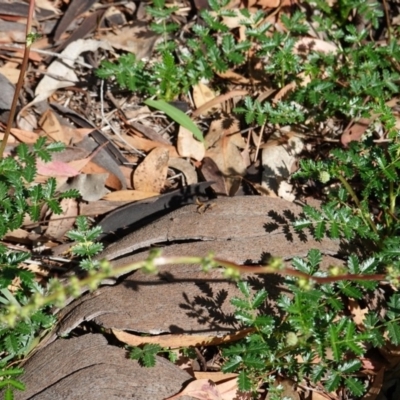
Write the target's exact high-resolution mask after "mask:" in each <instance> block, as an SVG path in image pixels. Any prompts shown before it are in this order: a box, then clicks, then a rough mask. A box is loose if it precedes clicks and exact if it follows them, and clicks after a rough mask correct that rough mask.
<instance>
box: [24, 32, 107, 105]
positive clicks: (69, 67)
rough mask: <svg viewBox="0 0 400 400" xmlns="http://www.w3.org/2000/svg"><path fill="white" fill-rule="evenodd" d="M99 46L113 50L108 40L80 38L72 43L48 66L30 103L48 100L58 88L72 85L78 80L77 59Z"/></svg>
mask: <svg viewBox="0 0 400 400" xmlns="http://www.w3.org/2000/svg"><path fill="white" fill-rule="evenodd" d="M99 48H104V49H106V50H111V47H110V45H109V44H108V43H107V42H103V41H98V40H93V39H88V40H84V39H79V40H77V41H76V42H73V43H70V44H69V45H68V46H67V47H66V48H65V50H64V51H63V52H62V53H61V54H62V56H64V57H63V59H62V60H56V61H53V62H52V63H51V64H50V65H49V67H48V68H47V73H48V75H46V76H45V77H44V78H43V79H42V80H41V81H40V82H39V84H38V85H37V86H36V90H35V96H36V97H35V99H34V100H33V101H32V102H31V103H30V104H29V105H32V104H34V103H38V102H39V101H42V100H46V99H47V98H48V97H50V96H51V95H52V94H53V93H54V92H55V91H56V90H57V89H60V88H64V87H68V86H71V84H73V83H74V82H77V81H78V77H77V76H76V74H75V71H74V68H73V66H74V63H75V60H76V59H77V58H78V57H79V55H80V54H81V53H84V52H87V51H97V50H98V49H99ZM52 75H53V76H56V77H62V78H63V79H56V78H53V77H52ZM29 105H28V106H29Z"/></svg>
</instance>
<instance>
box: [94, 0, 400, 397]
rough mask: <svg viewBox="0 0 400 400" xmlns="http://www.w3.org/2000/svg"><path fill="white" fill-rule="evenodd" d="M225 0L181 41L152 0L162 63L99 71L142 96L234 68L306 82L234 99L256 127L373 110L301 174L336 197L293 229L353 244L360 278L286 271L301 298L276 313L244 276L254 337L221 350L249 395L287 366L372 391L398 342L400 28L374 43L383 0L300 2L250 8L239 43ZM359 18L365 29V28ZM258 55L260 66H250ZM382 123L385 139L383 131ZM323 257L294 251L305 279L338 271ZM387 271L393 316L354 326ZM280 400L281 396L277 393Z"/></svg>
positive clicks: (313, 127)
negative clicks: (277, 22)
mask: <svg viewBox="0 0 400 400" xmlns="http://www.w3.org/2000/svg"><path fill="white" fill-rule="evenodd" d="M228 3H229V1H228V0H221V1H217V0H210V1H209V5H210V9H207V10H201V11H200V12H199V17H198V19H197V20H196V21H195V23H194V24H192V25H191V26H190V28H189V31H190V32H189V33H186V36H185V37H184V40H185V41H184V43H181V42H180V41H179V40H177V36H174V33H175V32H177V31H178V29H179V26H178V25H177V24H176V23H174V22H173V18H172V16H173V14H174V12H176V11H177V8H174V7H166V5H165V2H164V1H163V0H158V1H154V2H153V4H152V6H151V7H149V8H148V12H149V14H150V15H151V16H152V17H153V19H154V21H156V22H157V25H153V28H156V29H155V30H156V32H158V33H159V34H161V35H162V38H163V39H162V41H161V44H160V45H159V46H158V47H157V48H156V51H155V56H154V57H153V59H152V60H151V61H149V62H144V61H139V60H136V59H135V56H134V55H124V56H121V57H120V58H119V60H117V61H116V63H111V62H109V61H106V62H104V63H103V64H102V66H101V67H100V69H99V70H98V72H97V74H98V76H99V77H101V78H104V79H109V78H114V79H115V80H116V82H117V83H118V85H119V86H121V87H123V88H128V89H130V90H132V91H134V92H136V93H138V94H140V95H142V96H143V97H148V96H155V97H157V98H160V99H164V100H167V101H171V100H175V99H177V98H179V97H181V96H185V95H186V94H187V93H188V91H189V90H190V88H191V87H192V86H193V85H194V84H196V83H197V82H199V81H200V80H202V79H203V80H204V79H205V80H207V81H208V82H209V83H210V85H211V86H213V87H214V88H215V89H217V90H220V91H223V90H224V89H225V88H226V87H227V82H225V81H224V79H222V78H221V74H222V73H224V72H227V71H235V72H237V73H240V74H241V75H242V76H243V77H245V78H249V79H252V78H254V76H255V72H258V73H259V72H260V71H261V72H262V80H261V82H260V81H258V85H259V86H261V87H262V86H267V87H268V88H272V89H275V90H276V91H278V90H280V89H282V88H284V87H286V85H289V84H293V83H295V85H294V87H292V88H291V90H289V91H288V92H287V94H286V95H285V96H283V97H282V99H281V100H280V101H279V102H277V103H274V102H272V101H271V100H268V99H267V100H264V101H258V100H256V99H255V98H253V97H252V96H251V95H250V96H248V97H246V98H245V99H244V101H243V102H242V103H241V104H239V105H238V106H237V108H236V110H235V112H236V113H238V114H239V115H240V114H241V115H243V117H244V122H245V123H246V124H247V125H253V126H257V125H258V126H262V125H264V124H265V123H268V124H271V125H273V124H285V125H288V124H290V125H292V126H294V127H298V128H300V129H303V130H304V129H306V130H308V131H314V132H318V131H319V127H320V126H321V124H322V125H323V124H324V123H326V121H327V120H328V119H331V120H335V121H339V122H340V123H341V124H342V125H343V126H345V124H346V123H347V122H348V121H350V120H353V119H358V118H371V117H372V116H373V118H374V124H371V127H370V128H369V129H368V130H367V131H366V133H365V135H364V137H363V138H362V140H360V141H359V142H357V143H356V142H353V143H351V144H350V145H349V146H348V147H347V148H341V147H337V148H334V149H332V150H331V151H330V152H329V154H327V155H326V158H325V160H323V161H313V160H308V161H303V162H302V163H301V169H300V171H299V172H298V173H297V174H296V178H298V179H299V180H300V181H302V182H306V181H307V180H313V181H314V182H319V185H320V186H325V187H327V188H329V193H328V194H327V195H326V196H325V199H326V200H325V203H324V204H323V206H322V208H321V209H319V210H317V209H315V208H313V207H310V206H306V207H304V214H305V217H304V218H302V219H301V220H299V221H296V223H295V224H294V226H295V228H296V229H299V230H300V229H311V230H312V232H313V235H314V237H315V238H316V239H322V238H323V237H324V236H325V235H327V236H329V237H331V238H336V239H341V240H344V241H346V242H347V243H348V244H349V248H351V247H353V249H354V254H349V256H348V259H347V263H346V266H345V267H344V268H342V269H337V270H338V271H339V273H342V274H348V276H349V279H348V280H340V281H338V282H327V283H316V282H314V281H313V280H312V279H300V280H299V279H298V278H287V282H286V283H287V285H288V287H289V288H290V290H291V291H292V296H290V297H289V296H285V295H282V296H281V298H280V299H279V301H278V304H277V307H278V309H279V312H278V314H277V315H263V314H262V313H260V311H259V308H260V307H261V306H262V305H263V304H264V302H265V301H266V299H267V298H268V293H266V292H265V291H260V292H258V293H256V294H255V295H251V293H250V290H249V287H248V284H247V283H245V282H241V283H239V288H240V291H241V293H242V295H243V296H242V298H237V299H233V300H232V302H233V304H234V306H235V307H236V309H237V313H236V317H237V319H238V320H239V321H240V322H242V324H243V325H244V326H249V327H253V328H255V333H253V334H251V335H249V336H248V337H247V338H246V339H244V340H243V341H242V342H240V343H237V344H235V345H232V346H229V347H226V348H225V349H223V351H222V355H223V358H224V359H225V364H224V366H223V370H224V371H226V372H231V371H237V372H239V387H240V389H241V390H243V391H253V393H256V389H257V387H258V384H259V382H260V381H262V382H268V381H269V382H272V381H273V378H271V374H272V375H273V376H275V375H276V374H278V375H282V376H289V377H291V378H293V379H295V381H297V382H301V381H302V380H303V379H304V378H305V379H307V380H309V381H311V382H314V383H316V382H321V383H323V385H324V387H325V389H326V390H327V391H328V392H331V391H335V390H338V389H342V390H346V391H347V393H348V395H349V396H350V397H351V398H359V397H361V396H362V395H363V394H364V393H365V391H366V390H367V380H366V379H365V378H363V377H362V375H360V374H359V371H360V369H361V367H362V358H363V357H364V356H365V354H366V352H367V350H369V349H371V348H376V347H380V346H382V345H383V344H384V343H385V341H386V340H389V341H390V342H391V343H393V344H395V345H398V344H400V325H399V316H400V295H399V294H398V293H397V292H396V291H395V290H394V289H393V288H395V287H397V285H398V276H399V269H400V265H399V260H398V255H399V248H400V239H399V235H398V233H399V227H400V226H399V222H398V214H397V211H398V199H397V198H398V193H399V186H398V184H397V182H398V181H399V176H398V174H399V166H400V164H399V154H400V148H399V131H398V130H397V129H396V120H395V117H394V115H393V113H392V110H391V109H390V108H389V107H388V106H387V102H388V101H389V100H391V99H392V98H393V96H394V95H395V94H396V93H397V92H398V82H399V72H398V71H399V68H398V65H399V61H400V50H399V47H398V45H397V41H398V31H394V30H393V32H392V35H390V36H389V39H388V40H387V41H386V42H385V43H383V44H382V42H380V43H377V42H375V41H374V40H372V39H371V37H373V35H374V34H375V32H376V31H377V30H378V29H379V27H380V26H381V25H382V24H383V10H382V8H381V7H380V6H379V4H377V3H372V2H365V1H360V0H343V1H338V2H336V3H335V4H334V5H332V4H328V2H327V1H324V0H317V1H306V2H304V3H302V5H303V6H304V9H308V10H310V13H309V14H310V15H311V17H310V15H309V16H308V17H307V16H306V14H305V13H304V12H301V11H300V10H299V9H297V10H294V11H293V12H292V14H291V15H289V14H282V16H281V22H282V24H283V25H284V27H285V31H284V32H282V31H277V30H274V29H273V26H272V25H271V24H268V23H264V22H263V21H264V16H265V15H264V13H263V12H262V11H260V12H257V13H255V14H250V13H249V12H248V11H247V10H240V11H239V17H240V18H241V25H242V27H244V29H245V34H244V37H245V39H244V40H241V41H238V40H237V36H236V35H235V32H233V31H232V30H230V29H229V28H228V26H227V25H226V24H225V22H224V21H225V20H224V18H225V17H235V16H236V17H237V16H238V12H237V11H236V10H229V9H227V8H226V6H227V5H228ZM310 18H311V20H310ZM360 19H363V20H364V21H366V23H365V24H364V26H366V27H367V28H364V27H362V28H359V27H357V26H356V23H355V21H357V20H360ZM311 31H312V33H313V34H314V36H316V37H320V38H323V40H324V41H325V42H326V43H329V44H330V45H332V46H333V47H332V49H331V50H330V51H322V50H321V51H314V50H313V48H312V46H311V48H309V49H307V48H306V49H304V51H299V47H298V43H301V39H302V38H303V37H304V36H307V35H308V34H309V33H311ZM314 45H315V43H314ZM303 47H307V46H305V45H303ZM256 62H257V64H258V67H257V68H258V71H254V69H253V68H254V67H253V66H254V65H255V64H256ZM260 65H261V67H260ZM258 76H259V74H258ZM305 78H307V80H305ZM254 79H255V78H254ZM149 82H151V84H150V85H149ZM305 82H307V83H305ZM379 129H380V130H381V131H383V132H385V135H386V137H387V138H388V139H387V141H381V142H379V143H377V142H376V141H375V140H374V138H376V136H374V133H375V132H377V130H379ZM317 186H318V185H317ZM356 253H357V255H356ZM320 262H321V254H320V253H319V252H318V251H317V250H310V253H309V255H308V258H307V259H305V260H303V259H295V260H294V261H293V267H294V268H295V269H297V270H298V271H301V272H303V273H304V274H305V275H308V276H315V277H328V276H330V275H332V274H334V272H335V269H332V271H330V272H322V271H320V270H319V264H320ZM355 276H362V277H364V279H362V280H360V279H356V278H355ZM368 276H370V278H369V279H368ZM378 276H379V277H381V278H382V277H385V279H386V281H387V282H389V283H390V284H391V285H392V286H389V285H388V284H387V285H386V289H387V290H386V301H387V303H386V307H387V312H386V314H385V316H384V317H383V316H381V314H380V313H378V312H377V310H370V312H369V313H368V314H367V315H366V317H365V320H364V322H363V326H362V327H360V326H356V324H355V323H354V322H353V320H352V318H351V317H350V316H349V315H348V314H347V313H346V312H345V310H346V307H347V301H348V299H355V300H358V301H362V299H365V298H368V296H370V295H371V294H372V293H374V291H376V290H378V287H380V283H379V280H378V278H377V277H378ZM160 350H161V349H158V350H157V349H156V347H155V346H150V347H145V348H143V349H141V350H140V351H139V350H137V349H136V350H133V351H132V357H134V358H139V359H140V358H141V357H143V360H144V364H145V365H151V364H152V361H151V360H152V355H154V354H155V353H157V351H160ZM272 371H273V372H272ZM274 374H275V375H274ZM270 389H271V388H270ZM275 396H276V398H279V390H276V393H275Z"/></svg>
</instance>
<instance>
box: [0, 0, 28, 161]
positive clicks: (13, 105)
mask: <svg viewBox="0 0 400 400" xmlns="http://www.w3.org/2000/svg"><path fill="white" fill-rule="evenodd" d="M34 10H35V0H29V10H28V18H27V21H26V40H25V47H24V57H23V59H22V64H21V70H20V73H19V77H18V82H17V86H16V88H15V92H14V97H13V100H12V103H11V109H10V115H9V117H8V121H7V126H6V129H5V131H4V137H3V140H2V142H1V145H0V159H1V158H3V154H4V150H5V148H6V146H7V141H8V137H9V136H10V131H11V127H12V124H13V122H14V117H15V112H16V110H17V103H18V97H19V93H20V92H21V89H22V85H23V84H24V79H25V73H26V69H27V66H28V60H29V50H30V48H31V45H32V41H31V39H30V33H31V28H32V20H33V12H34Z"/></svg>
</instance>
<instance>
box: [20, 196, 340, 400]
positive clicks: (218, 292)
mask: <svg viewBox="0 0 400 400" xmlns="http://www.w3.org/2000/svg"><path fill="white" fill-rule="evenodd" d="M213 203H215V206H214V207H212V208H210V209H209V210H207V211H206V212H205V213H203V214H201V213H199V212H198V209H197V206H195V205H191V206H186V207H183V208H181V209H179V210H177V211H174V212H172V213H170V214H168V215H166V216H164V217H163V218H161V219H159V220H157V221H155V222H154V223H152V224H151V225H149V226H146V227H144V228H142V229H140V230H138V231H137V232H134V233H132V234H130V235H128V236H127V237H125V238H124V239H122V240H121V241H119V242H117V243H115V244H114V245H112V246H110V247H109V248H107V249H106V250H105V251H104V253H103V254H102V255H101V256H100V258H107V259H109V260H112V261H111V263H112V264H113V265H114V266H118V265H122V264H127V263H130V262H134V261H138V260H143V259H145V258H146V257H147V255H148V248H149V246H152V245H160V246H161V245H162V246H163V247H162V248H163V255H166V256H168V255H171V256H172V255H173V256H179V255H180V256H184V255H188V256H189V255H191V256H204V255H207V254H208V253H209V252H210V251H214V252H215V254H216V256H218V257H219V258H223V259H227V260H230V261H233V262H236V263H239V264H249V263H250V264H257V263H260V262H262V260H263V259H264V258H265V256H266V255H268V254H270V255H273V256H278V257H283V258H284V259H285V260H287V262H290V259H292V258H293V257H295V256H305V255H306V254H307V252H308V251H309V250H310V249H311V248H318V249H320V250H321V252H322V253H323V254H324V266H325V267H326V266H327V265H332V264H341V261H340V260H339V259H337V258H334V257H333V256H335V255H336V254H338V253H339V252H340V243H339V242H337V241H331V240H323V241H321V242H317V241H315V240H313V239H312V238H311V237H310V235H307V234H304V233H298V232H295V231H294V230H293V229H292V228H291V227H290V223H291V221H293V219H294V218H295V217H296V216H298V215H299V214H300V212H301V208H300V207H298V206H296V205H294V204H292V203H288V202H286V201H284V200H281V199H271V198H265V197H235V198H220V199H217V200H215V201H214V202H213ZM129 253H132V254H129ZM118 257H122V258H119V259H117V258H118ZM246 279H248V281H249V282H250V284H251V287H252V288H253V289H254V290H256V289H260V288H262V287H265V288H266V289H267V290H268V292H269V298H268V301H267V303H266V304H265V306H264V311H265V312H273V310H274V304H275V301H276V298H277V296H279V295H280V294H281V293H282V291H286V289H285V287H284V285H283V278H282V277H280V276H277V275H264V276H260V275H254V274H253V275H251V274H248V275H246ZM238 294H239V293H238V289H237V287H236V285H235V284H234V283H233V282H230V281H228V280H226V279H224V278H223V275H222V271H220V270H213V271H211V272H210V273H208V274H204V273H203V272H202V271H201V269H200V266H196V265H181V266H176V265H171V266H166V267H163V268H161V269H160V271H159V274H158V275H148V274H145V273H143V272H141V271H137V272H135V273H133V274H130V275H129V276H127V277H125V278H124V279H122V278H121V281H120V282H119V283H118V284H116V285H114V286H103V287H100V288H98V289H97V290H96V291H95V292H94V293H88V294H86V295H84V296H82V297H81V298H80V299H78V300H76V301H74V302H73V303H71V304H69V305H68V306H67V307H66V308H65V309H64V310H62V311H61V312H60V314H59V323H58V325H57V327H56V329H55V330H54V332H53V335H51V336H50V337H49V339H48V341H47V347H45V346H44V349H42V350H40V351H39V352H38V353H37V354H35V356H34V358H32V359H31V360H30V361H29V364H28V366H29V369H28V372H27V374H28V375H27V376H28V377H29V376H30V375H29V374H30V372H29V371H33V372H32V374H33V375H32V377H33V376H34V375H35V370H37V371H41V370H42V369H43V368H44V367H45V364H46V363H50V365H51V368H52V369H53V370H54V369H57V368H58V367H57V363H59V365H60V366H61V367H62V368H63V370H64V371H65V378H63V380H61V381H60V382H59V383H57V384H56V382H58V379H54V378H52V376H53V375H54V374H55V372H54V371H53V372H52V373H50V372H47V370H46V372H43V373H41V372H38V375H36V377H38V376H39V375H40V377H41V378H40V379H41V385H42V387H43V388H44V387H47V386H48V387H49V389H48V390H46V392H44V393H50V395H49V397H40V396H39V395H38V397H32V398H35V399H36V398H37V399H39V398H40V399H47V398H49V399H50V398H52V399H54V398H55V399H57V398H60V399H61V398H74V399H78V398H88V399H89V398H96V399H100V400H101V399H109V398H112V397H111V396H110V393H111V392H110V393H108V392H107V391H105V390H103V389H102V390H100V391H99V392H98V394H97V392H96V396H95V397H93V396H89V397H87V395H85V393H87V392H86V386H88V385H89V387H91V386H90V383H89V382H88V381H90V379H89V376H90V374H89V375H88V374H86V373H85V371H84V369H83V367H82V368H79V369H80V371H76V368H75V367H74V364H75V361H74V359H75V358H76V357H77V354H78V353H80V351H72V352H69V351H67V352H62V349H63V346H68V345H69V342H70V341H69V340H63V339H57V340H56V341H55V342H54V343H52V344H51V345H50V344H49V343H51V342H52V341H53V340H55V339H56V338H57V336H58V335H67V334H68V333H69V332H71V331H72V330H73V329H74V328H76V327H77V326H78V325H79V324H81V323H82V322H83V321H93V322H95V323H96V324H98V325H99V326H101V327H104V328H106V329H108V328H117V329H122V330H129V331H130V332H138V333H150V334H158V333H187V334H190V333H194V334H197V335H198V334H205V335H220V334H226V333H229V332H232V331H234V330H236V329H237V328H238V325H237V324H236V323H235V320H234V318H233V311H234V310H233V307H232V306H231V304H230V299H231V298H232V297H233V296H237V295H238ZM84 337H86V336H84ZM81 339H82V340H83V338H81ZM74 340H76V339H74ZM54 346H57V347H54ZM106 348H107V351H110V352H112V354H114V353H113V352H120V351H123V350H121V349H119V348H117V347H112V346H107V347H106ZM42 354H43V355H42ZM44 359H46V360H48V361H46V363H45V362H44V361H43V360H44ZM102 359H103V361H104V362H103V364H101V363H98V364H96V367H94V366H93V369H92V373H91V375H92V378H93V382H98V383H96V385H98V386H99V387H100V388H102V387H103V386H101V382H100V381H101V378H102V377H103V379H105V377H106V376H107V374H109V372H107V371H109V368H116V367H115V366H114V364H113V362H110V361H109V360H110V358H109V357H108V356H105V357H104V358H102ZM126 361H127V362H129V363H133V364H135V363H134V362H133V361H131V360H126ZM36 363H38V365H39V366H36ZM51 363H52V364H51ZM165 363H166V361H165V360H164V361H163V363H160V364H159V368H172V367H171V366H167V365H164V364H165ZM135 365H136V364H135ZM124 366H125V364H124ZM103 368H104V371H106V372H102V371H103ZM118 368H119V367H118ZM124 368H125V367H124ZM127 368H128V367H127ZM132 368H136V367H132ZM69 369H71V372H68V371H69ZM43 371H44V370H43ZM49 371H51V369H50V370H49ZM72 371H74V372H72ZM126 371H128V369H127V370H126ZM157 371H158V370H157ZM168 371H169V370H168ZM171 371H172V370H171ZM148 373H149V374H150V375H149V377H147V374H148ZM166 373H167V372H166ZM168 373H169V372H168ZM78 374H79V375H82V380H81V381H78V380H77V378H78ZM152 374H153V375H152ZM154 374H157V372H155V371H153V370H152V369H145V370H143V369H142V370H141V378H142V379H148V380H146V382H148V383H143V384H140V385H141V386H143V392H140V394H138V395H136V396H135V398H137V399H148V398H152V399H156V398H158V397H155V396H154V395H153V394H151V395H147V394H145V393H146V392H145V390H146V385H148V386H149V387H148V389H147V390H153V389H152V385H153V384H154V382H155V381H157V380H158V381H160V382H162V381H161V380H160V378H159V377H155V376H154ZM111 375H112V376H114V378H113V380H112V382H113V385H114V386H115V388H116V390H117V391H118V393H122V392H120V388H122V387H123V386H124V384H125V383H126V382H125V381H126V380H128V381H129V382H135V380H133V381H132V379H130V378H129V379H128V374H125V373H121V374H118V373H115V374H114V375H113V373H111ZM178 376H179V377H181V376H182V375H181V374H180V373H178ZM99 377H100V378H99ZM75 378H76V379H75ZM32 379H33V378H32ZM32 379H31V378H30V379H29V382H31V380H32ZM60 379H61V378H60ZM180 379H181V378H179V379H178V378H177V381H178V382H182V381H181V380H180ZM33 380H34V379H33ZM110 382H111V381H110ZM124 382H125V383H124ZM143 382H144V381H143ZM27 383H28V382H27ZM30 384H31V383H28V387H29V385H30ZM131 385H135V383H127V393H130V394H132V390H133V388H132V387H131ZM107 387H108V386H107ZM174 387H175V386H174ZM68 390H70V392H68V393H71V395H68V396H65V393H67V392H66V391H68ZM93 390H95V389H93ZM171 390H172V388H171ZM122 391H123V390H122ZM93 393H95V392H93ZM121 396H122V397H121V398H125V397H123V396H125V394H121ZM19 398H21V399H22V398H24V399H26V398H29V397H19Z"/></svg>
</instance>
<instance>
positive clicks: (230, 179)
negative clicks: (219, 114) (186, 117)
mask: <svg viewBox="0 0 400 400" xmlns="http://www.w3.org/2000/svg"><path fill="white" fill-rule="evenodd" d="M205 142H206V149H207V150H206V157H210V158H211V159H212V160H213V161H214V162H215V164H216V165H217V166H218V169H219V170H220V171H221V173H222V175H223V176H224V180H225V185H226V194H231V195H232V193H231V189H232V188H233V187H234V186H235V185H236V184H237V181H238V180H240V178H238V177H240V176H244V174H245V173H246V167H247V165H246V163H245V161H244V159H243V157H242V155H241V152H240V150H239V148H244V147H245V146H246V143H245V141H244V139H243V137H242V135H241V134H240V132H239V121H238V120H237V119H235V118H231V117H229V118H224V119H219V120H214V121H213V122H212V123H211V126H210V130H209V132H208V133H207V135H206V138H205Z"/></svg>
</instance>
